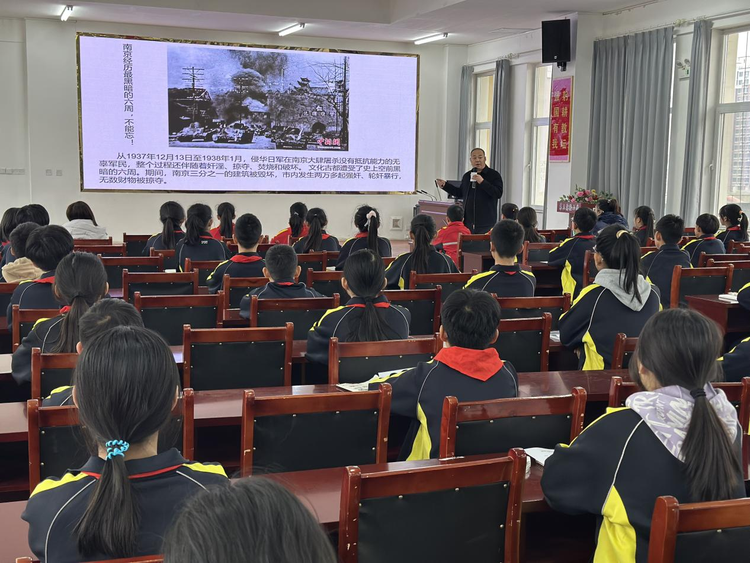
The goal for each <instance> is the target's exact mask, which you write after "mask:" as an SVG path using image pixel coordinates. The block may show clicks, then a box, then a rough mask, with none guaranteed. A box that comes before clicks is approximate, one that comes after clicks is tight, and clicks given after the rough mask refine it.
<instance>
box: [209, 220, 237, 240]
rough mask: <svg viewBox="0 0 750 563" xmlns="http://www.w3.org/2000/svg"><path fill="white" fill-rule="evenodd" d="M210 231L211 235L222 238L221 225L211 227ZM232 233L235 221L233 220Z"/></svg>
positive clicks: (217, 238)
mask: <svg viewBox="0 0 750 563" xmlns="http://www.w3.org/2000/svg"><path fill="white" fill-rule="evenodd" d="M208 232H209V234H210V235H211V236H212V237H214V238H215V239H216V240H222V236H221V225H219V226H218V227H214V228H213V229H211V230H210V231H208ZM232 234H234V222H232ZM227 238H230V237H227Z"/></svg>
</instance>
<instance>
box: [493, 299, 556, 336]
mask: <svg viewBox="0 0 750 563" xmlns="http://www.w3.org/2000/svg"><path fill="white" fill-rule="evenodd" d="M493 295H494V294H493ZM495 298H496V299H497V302H498V304H499V305H500V315H501V317H502V318H503V319H530V318H535V317H541V316H542V315H543V314H544V313H549V314H550V315H551V316H552V326H551V329H550V330H557V325H558V323H559V321H560V317H561V316H562V315H563V313H566V312H567V311H568V309H570V294H569V293H566V294H565V295H561V296H555V297H497V296H496V295H495Z"/></svg>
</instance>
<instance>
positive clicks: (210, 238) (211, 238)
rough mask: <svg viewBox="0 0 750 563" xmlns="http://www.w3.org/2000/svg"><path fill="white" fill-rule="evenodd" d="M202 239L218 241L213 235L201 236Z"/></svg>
mask: <svg viewBox="0 0 750 563" xmlns="http://www.w3.org/2000/svg"><path fill="white" fill-rule="evenodd" d="M200 238H202V239H203V240H216V239H214V237H212V236H211V235H201V236H200Z"/></svg>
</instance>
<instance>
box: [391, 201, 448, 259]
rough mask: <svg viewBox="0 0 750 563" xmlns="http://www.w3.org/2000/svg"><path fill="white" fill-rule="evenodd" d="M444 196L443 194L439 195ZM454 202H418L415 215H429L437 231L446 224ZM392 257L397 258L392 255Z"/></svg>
mask: <svg viewBox="0 0 750 563" xmlns="http://www.w3.org/2000/svg"><path fill="white" fill-rule="evenodd" d="M441 195H445V194H441ZM454 203H455V202H454V201H453V200H451V201H427V200H420V201H418V202H417V209H416V212H417V214H420V213H421V214H423V215H429V216H430V217H432V218H433V219H434V220H435V225H436V226H437V228H438V229H440V228H442V227H443V226H444V225H445V224H446V223H447V216H446V213H448V208H449V207H450V206H451V205H453V204H454ZM394 256H398V255H397V254H394Z"/></svg>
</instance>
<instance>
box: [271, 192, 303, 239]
mask: <svg viewBox="0 0 750 563" xmlns="http://www.w3.org/2000/svg"><path fill="white" fill-rule="evenodd" d="M305 217H307V206H306V205H305V204H304V203H302V202H301V201H298V202H297V203H293V204H292V206H291V207H290V208H289V227H287V228H286V229H284V230H283V231H281V232H279V233H277V234H276V236H275V237H273V238H272V239H271V244H291V240H292V238H297V237H305V236H307V225H305Z"/></svg>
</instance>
